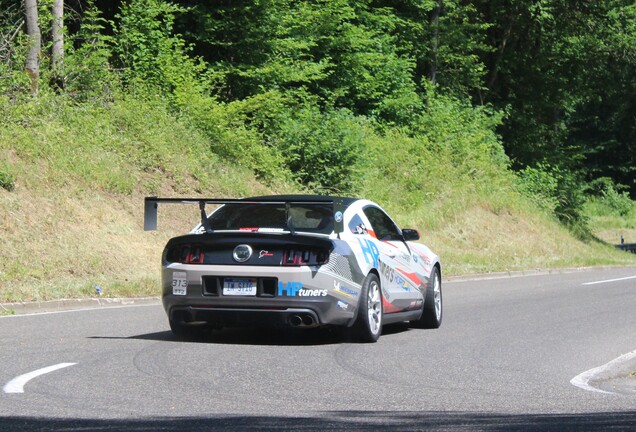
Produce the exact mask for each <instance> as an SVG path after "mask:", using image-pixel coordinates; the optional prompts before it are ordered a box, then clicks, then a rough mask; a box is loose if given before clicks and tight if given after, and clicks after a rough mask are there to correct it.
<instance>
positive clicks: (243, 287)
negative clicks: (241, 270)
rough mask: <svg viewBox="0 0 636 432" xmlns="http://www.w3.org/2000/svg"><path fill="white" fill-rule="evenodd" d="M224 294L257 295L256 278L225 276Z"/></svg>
mask: <svg viewBox="0 0 636 432" xmlns="http://www.w3.org/2000/svg"><path fill="white" fill-rule="evenodd" d="M223 295H226V296H232V295H234V296H255V295H256V279H240V278H225V279H223Z"/></svg>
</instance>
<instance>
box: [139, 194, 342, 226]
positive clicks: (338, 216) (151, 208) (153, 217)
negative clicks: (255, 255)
mask: <svg viewBox="0 0 636 432" xmlns="http://www.w3.org/2000/svg"><path fill="white" fill-rule="evenodd" d="M160 203H161V204H198V205H199V209H200V211H201V226H202V227H203V228H204V229H205V232H207V233H211V232H213V227H211V226H210V222H209V220H208V215H207V213H206V211H205V207H206V205H207V204H214V205H224V204H245V205H279V206H280V205H283V206H285V207H286V209H287V228H288V229H289V232H290V233H291V234H292V235H294V234H295V233H296V232H295V229H294V226H293V224H292V220H291V215H290V212H289V209H290V207H291V206H293V205H299V204H304V205H331V206H332V208H333V220H334V231H335V232H336V233H340V232H342V231H343V223H342V213H343V211H344V206H343V205H342V202H341V200H340V199H334V200H331V199H329V200H324V201H323V200H316V199H311V198H307V199H297V198H294V199H289V200H286V199H280V200H277V199H276V197H272V198H264V199H253V198H245V199H217V198H158V197H146V198H145V200H144V231H155V230H156V229H157V219H158V212H159V204H160Z"/></svg>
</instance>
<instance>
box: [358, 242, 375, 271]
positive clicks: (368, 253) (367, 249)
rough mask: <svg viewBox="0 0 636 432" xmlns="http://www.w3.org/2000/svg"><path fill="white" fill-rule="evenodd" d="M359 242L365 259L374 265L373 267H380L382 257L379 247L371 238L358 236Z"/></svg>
mask: <svg viewBox="0 0 636 432" xmlns="http://www.w3.org/2000/svg"><path fill="white" fill-rule="evenodd" d="M356 240H358V243H359V244H360V248H361V249H362V255H364V260H365V261H366V262H367V264H369V265H373V267H375V268H378V261H379V259H380V251H379V250H378V247H377V246H376V245H375V243H373V242H372V241H371V240H369V239H360V238H356Z"/></svg>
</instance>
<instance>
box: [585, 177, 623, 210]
mask: <svg viewBox="0 0 636 432" xmlns="http://www.w3.org/2000/svg"><path fill="white" fill-rule="evenodd" d="M625 189H627V187H625V186H622V185H616V184H615V183H614V181H613V180H612V179H611V178H608V177H601V178H599V179H596V180H594V181H593V182H592V183H590V187H589V190H590V192H591V193H592V194H593V195H594V196H596V197H598V198H599V199H600V200H601V202H602V203H603V204H604V205H605V206H606V207H607V208H608V209H609V210H610V211H611V212H612V213H614V214H616V215H617V216H621V217H625V216H627V215H629V214H630V212H631V211H632V209H633V208H634V201H632V200H631V198H630V197H629V194H628V193H627V192H626V191H625ZM621 190H623V191H622V192H621Z"/></svg>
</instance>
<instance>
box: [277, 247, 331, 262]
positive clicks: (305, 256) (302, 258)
mask: <svg viewBox="0 0 636 432" xmlns="http://www.w3.org/2000/svg"><path fill="white" fill-rule="evenodd" d="M328 261H329V254H328V253H327V252H325V251H320V250H312V249H291V248H290V249H285V253H284V254H283V265H284V266H302V265H322V264H326V263H327V262H328Z"/></svg>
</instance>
